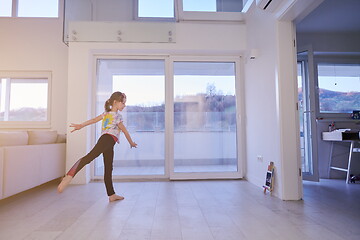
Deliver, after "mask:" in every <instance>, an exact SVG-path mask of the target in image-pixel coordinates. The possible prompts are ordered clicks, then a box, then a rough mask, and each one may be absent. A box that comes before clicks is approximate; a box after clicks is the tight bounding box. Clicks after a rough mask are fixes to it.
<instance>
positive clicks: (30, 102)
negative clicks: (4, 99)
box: [8, 79, 48, 121]
mask: <svg viewBox="0 0 360 240" xmlns="http://www.w3.org/2000/svg"><path fill="white" fill-rule="evenodd" d="M47 104H48V83H47V80H45V79H39V80H34V79H11V83H10V108H9V110H10V111H9V119H8V120H9V121H46V120H47Z"/></svg>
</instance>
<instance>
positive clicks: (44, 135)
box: [28, 131, 58, 145]
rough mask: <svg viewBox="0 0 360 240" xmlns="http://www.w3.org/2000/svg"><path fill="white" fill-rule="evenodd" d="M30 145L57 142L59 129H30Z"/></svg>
mask: <svg viewBox="0 0 360 240" xmlns="http://www.w3.org/2000/svg"><path fill="white" fill-rule="evenodd" d="M28 134H29V145H37V144H51V143H56V140H57V135H58V134H57V131H28Z"/></svg>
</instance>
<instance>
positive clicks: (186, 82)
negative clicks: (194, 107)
mask: <svg viewBox="0 0 360 240" xmlns="http://www.w3.org/2000/svg"><path fill="white" fill-rule="evenodd" d="M208 84H214V85H215V87H216V90H217V91H221V92H222V93H223V94H226V95H235V77H234V76H186V75H181V76H175V78H174V96H184V95H196V94H198V93H206V88H207V85H208ZM190 86H191V87H190ZM112 87H113V89H112V91H121V92H124V93H125V94H126V95H127V100H126V101H127V102H126V105H128V106H134V105H140V106H156V105H161V104H164V102H165V77H164V76H144V75H141V76H136V75H117V76H114V77H113V86H112Z"/></svg>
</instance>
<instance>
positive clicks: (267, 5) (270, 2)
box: [256, 0, 283, 12]
mask: <svg viewBox="0 0 360 240" xmlns="http://www.w3.org/2000/svg"><path fill="white" fill-rule="evenodd" d="M281 1H283V0H256V5H257V6H258V7H259V8H261V9H262V10H265V11H270V12H274V11H275V10H276V8H277V7H278V6H279V4H280V3H281Z"/></svg>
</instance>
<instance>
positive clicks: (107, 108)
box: [104, 99, 111, 112]
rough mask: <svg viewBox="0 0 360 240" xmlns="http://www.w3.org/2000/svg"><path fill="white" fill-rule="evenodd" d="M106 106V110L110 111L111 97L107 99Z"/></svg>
mask: <svg viewBox="0 0 360 240" xmlns="http://www.w3.org/2000/svg"><path fill="white" fill-rule="evenodd" d="M104 108H105V112H110V110H111V104H110V99H108V100H106V102H105V105H104Z"/></svg>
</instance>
